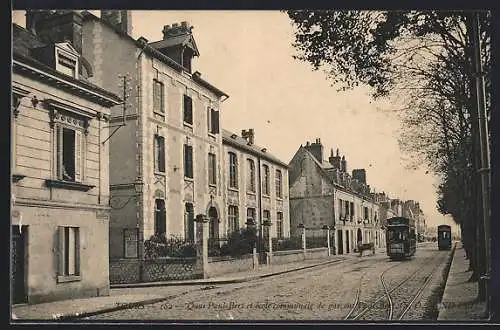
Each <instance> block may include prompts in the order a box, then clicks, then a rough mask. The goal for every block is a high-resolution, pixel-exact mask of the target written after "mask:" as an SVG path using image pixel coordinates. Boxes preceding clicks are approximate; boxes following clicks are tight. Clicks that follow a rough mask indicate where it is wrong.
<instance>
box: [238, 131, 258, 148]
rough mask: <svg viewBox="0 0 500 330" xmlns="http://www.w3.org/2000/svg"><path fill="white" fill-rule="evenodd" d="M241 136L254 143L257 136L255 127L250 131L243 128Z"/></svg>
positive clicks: (250, 143)
mask: <svg viewBox="0 0 500 330" xmlns="http://www.w3.org/2000/svg"><path fill="white" fill-rule="evenodd" d="M241 137H242V138H244V139H245V140H247V143H248V144H249V145H252V144H253V143H254V137H255V135H254V130H253V128H250V129H249V130H248V131H247V130H245V129H244V130H241Z"/></svg>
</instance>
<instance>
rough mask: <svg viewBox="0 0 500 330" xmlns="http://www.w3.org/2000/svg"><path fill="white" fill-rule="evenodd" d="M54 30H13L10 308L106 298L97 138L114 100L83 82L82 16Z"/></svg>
mask: <svg viewBox="0 0 500 330" xmlns="http://www.w3.org/2000/svg"><path fill="white" fill-rule="evenodd" d="M40 18H41V17H40ZM28 21H29V20H28ZM59 25H60V29H59V30H58V31H57V33H54V32H55V31H54V30H53V29H51V26H50V22H49V21H45V20H43V19H40V20H39V21H38V23H37V25H36V27H37V29H36V30H33V31H30V30H27V29H25V28H22V27H20V26H18V25H16V24H13V31H12V32H13V38H12V42H13V67H12V69H13V73H12V116H11V129H12V130H11V174H12V182H13V185H12V197H13V198H12V217H11V228H12V250H11V251H12V253H11V260H12V264H11V265H12V267H11V270H12V274H11V275H12V281H11V283H12V289H13V295H12V297H13V303H20V302H28V303H37V302H43V301H52V300H58V299H69V298H71V299H74V298H78V297H88V296H101V295H108V294H109V266H108V258H107V256H108V226H109V184H108V178H109V143H107V142H106V139H107V137H108V136H109V129H108V125H109V115H110V108H112V107H115V106H117V105H120V104H121V99H120V98H119V97H117V96H116V95H114V94H112V93H111V92H109V91H107V90H104V89H102V88H100V87H97V86H96V85H94V84H92V83H90V82H89V77H90V76H91V75H92V72H93V68H92V66H90V65H89V63H88V62H87V61H86V59H85V58H84V57H83V56H82V53H81V50H82V49H81V34H79V27H81V16H80V15H77V14H73V13H68V14H65V15H63V16H62V17H61V19H60V21H59Z"/></svg>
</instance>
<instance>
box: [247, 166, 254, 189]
mask: <svg viewBox="0 0 500 330" xmlns="http://www.w3.org/2000/svg"><path fill="white" fill-rule="evenodd" d="M247 166H248V173H247V191H250V192H255V162H254V161H253V159H247Z"/></svg>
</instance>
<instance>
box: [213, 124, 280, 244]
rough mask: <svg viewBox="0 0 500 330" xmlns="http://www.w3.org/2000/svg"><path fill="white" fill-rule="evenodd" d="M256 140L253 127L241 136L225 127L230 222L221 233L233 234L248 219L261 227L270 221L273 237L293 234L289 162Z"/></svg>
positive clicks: (227, 207) (225, 174) (227, 204)
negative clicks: (283, 160)
mask: <svg viewBox="0 0 500 330" xmlns="http://www.w3.org/2000/svg"><path fill="white" fill-rule="evenodd" d="M254 140H255V135H254V130H253V129H249V130H243V131H242V133H241V136H238V134H236V133H233V132H230V131H227V130H223V149H224V157H223V159H224V170H223V173H224V185H225V189H224V193H225V195H226V197H225V198H226V210H225V212H226V217H225V219H226V222H224V223H223V226H224V228H223V229H221V230H220V231H219V233H220V234H230V233H232V232H234V231H237V230H238V229H239V228H242V227H244V226H246V223H247V222H248V221H254V222H255V224H256V225H257V228H261V225H262V223H263V222H265V221H270V222H271V227H270V233H271V237H277V238H278V239H280V238H285V237H289V236H290V216H289V195H288V193H289V190H288V165H287V164H285V163H283V162H282V161H281V160H279V159H278V158H276V157H275V156H273V155H272V154H270V153H269V152H268V151H267V150H266V148H263V147H260V146H258V145H256V144H254ZM212 232H214V233H216V232H217V230H216V229H214V230H211V231H210V233H212Z"/></svg>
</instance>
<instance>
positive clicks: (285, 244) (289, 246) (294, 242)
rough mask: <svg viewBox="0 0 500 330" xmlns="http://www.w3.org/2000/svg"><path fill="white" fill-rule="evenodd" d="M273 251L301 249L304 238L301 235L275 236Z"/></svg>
mask: <svg viewBox="0 0 500 330" xmlns="http://www.w3.org/2000/svg"><path fill="white" fill-rule="evenodd" d="M272 242H273V251H288V250H301V249H302V238H301V237H294V236H292V237H286V238H283V239H277V238H273V240H272Z"/></svg>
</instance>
